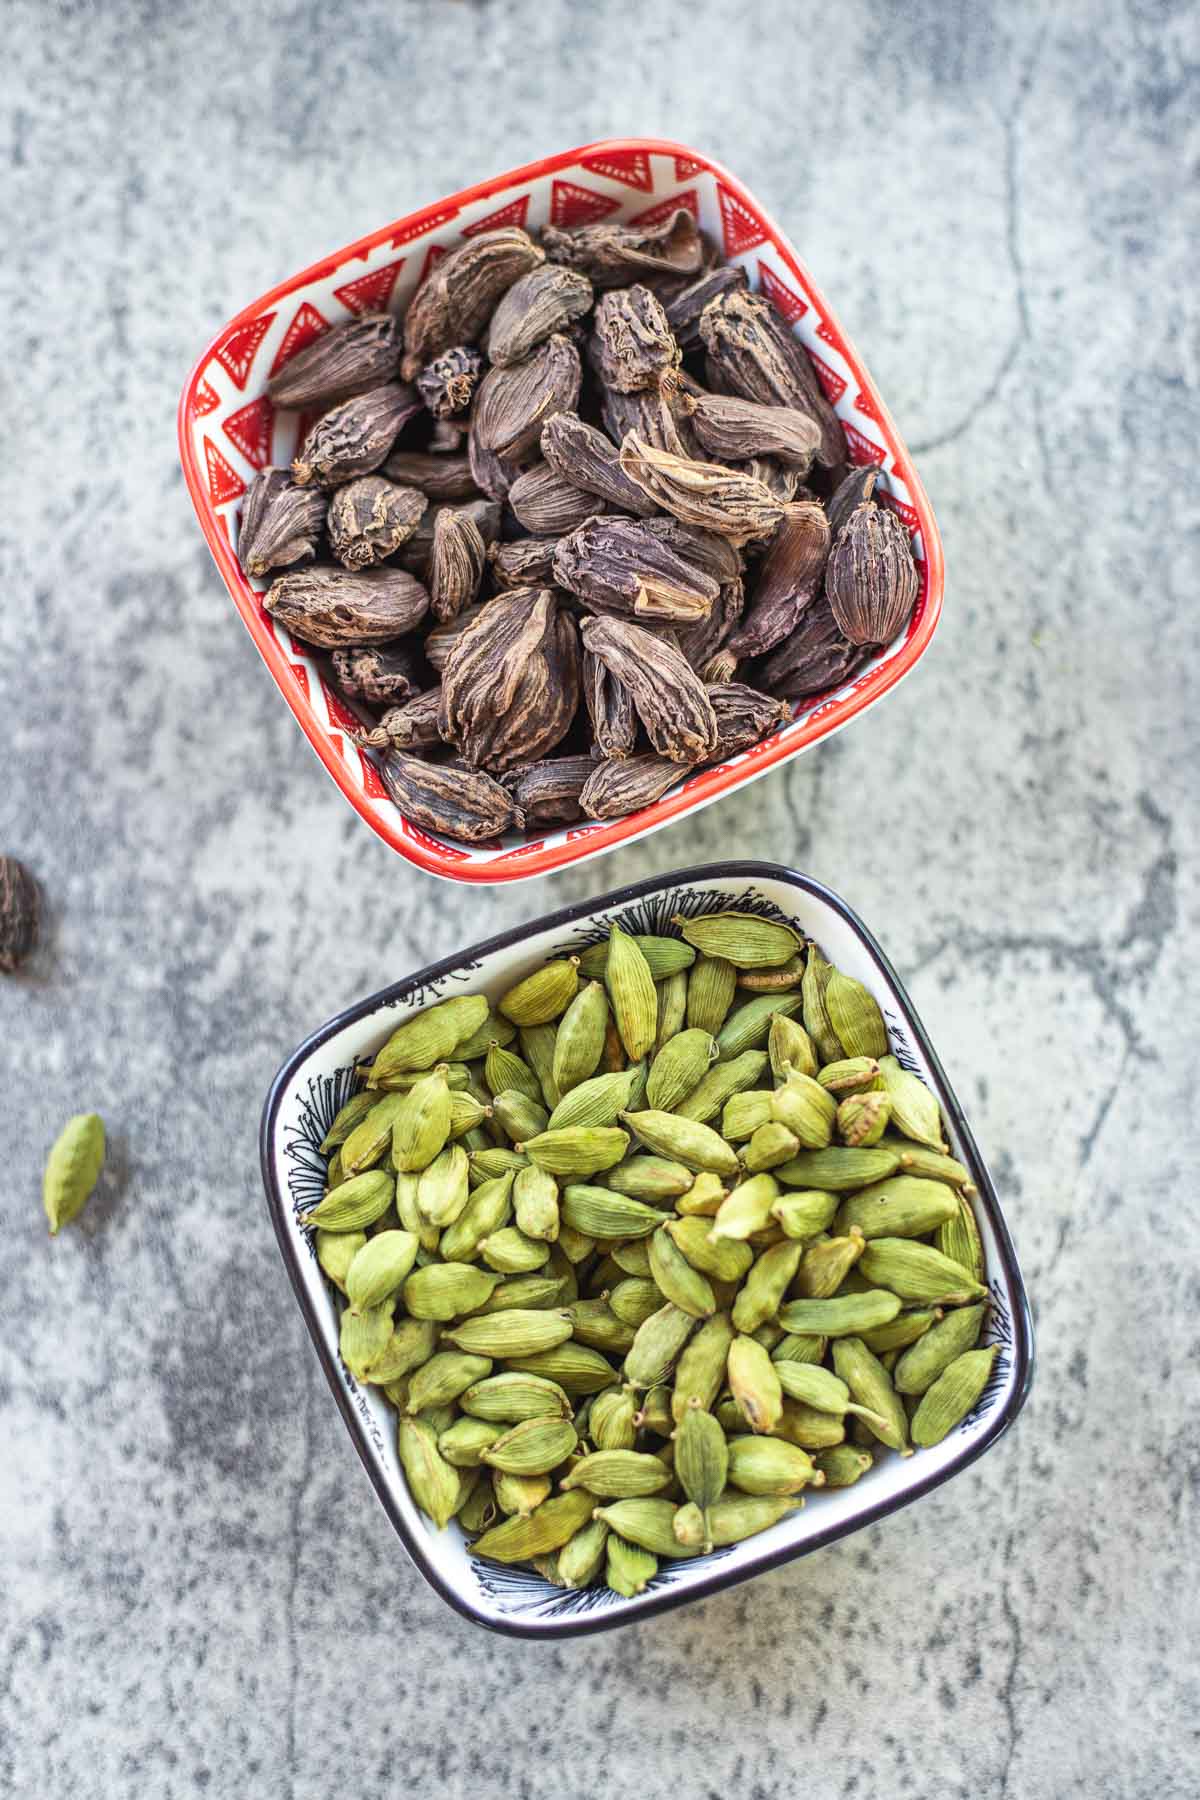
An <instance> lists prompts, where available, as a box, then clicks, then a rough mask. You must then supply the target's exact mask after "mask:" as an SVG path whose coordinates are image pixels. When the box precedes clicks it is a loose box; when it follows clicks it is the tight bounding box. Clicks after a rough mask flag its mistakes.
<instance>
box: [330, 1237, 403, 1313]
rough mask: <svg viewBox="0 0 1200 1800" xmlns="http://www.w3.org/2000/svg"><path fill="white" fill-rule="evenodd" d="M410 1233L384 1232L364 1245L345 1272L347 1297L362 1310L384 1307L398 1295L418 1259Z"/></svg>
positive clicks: (352, 1304)
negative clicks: (387, 1301) (385, 1302)
mask: <svg viewBox="0 0 1200 1800" xmlns="http://www.w3.org/2000/svg"><path fill="white" fill-rule="evenodd" d="M418 1248H419V1245H418V1243H417V1240H416V1238H415V1237H414V1236H413V1234H412V1232H411V1231H381V1232H380V1233H379V1235H378V1237H373V1238H371V1239H370V1240H369V1242H367V1243H365V1244H364V1245H363V1247H362V1249H361V1250H360V1251H359V1252H358V1255H357V1256H356V1257H355V1258H354V1261H353V1262H352V1263H351V1265H350V1267H349V1269H348V1270H347V1272H346V1297H347V1299H348V1300H349V1302H350V1304H351V1306H356V1307H358V1308H359V1310H360V1311H361V1310H363V1309H365V1308H367V1307H371V1306H382V1305H383V1303H384V1301H385V1300H390V1299H392V1297H393V1296H394V1295H395V1294H396V1293H398V1292H399V1290H400V1288H401V1287H402V1285H403V1283H404V1281H405V1278H406V1277H407V1275H408V1274H409V1272H410V1270H411V1269H412V1266H413V1263H414V1262H415V1261H416V1259H417V1250H418Z"/></svg>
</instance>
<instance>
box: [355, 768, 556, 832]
mask: <svg viewBox="0 0 1200 1800" xmlns="http://www.w3.org/2000/svg"><path fill="white" fill-rule="evenodd" d="M380 773H381V774H382V776H383V784H384V786H385V787H386V788H387V791H388V793H389V794H390V795H391V797H392V799H393V800H394V801H395V802H396V805H397V806H398V807H399V808H400V811H401V812H402V813H403V814H404V815H405V817H406V818H409V819H412V820H413V821H414V823H415V824H417V825H420V826H421V827H423V829H424V830H426V831H436V832H440V833H441V834H442V835H443V836H445V837H450V838H460V839H461V840H462V841H463V842H464V843H468V844H472V843H478V842H479V841H480V839H482V838H493V837H498V836H499V835H500V833H501V832H502V831H508V830H511V829H513V828H515V829H517V830H520V829H521V827H522V826H523V825H524V823H525V818H524V814H523V813H522V812H521V809H520V807H519V806H518V805H517V803H516V801H515V800H514V799H513V798H512V796H511V794H509V793H508V792H507V790H506V789H504V788H502V787H501V785H500V783H499V782H498V781H494V780H493V779H492V777H491V776H490V775H485V774H484V772H483V770H482V769H472V768H469V767H468V766H467V765H466V764H465V763H457V762H455V763H432V762H423V761H421V759H420V758H419V757H415V756H405V755H404V754H403V753H402V752H401V751H399V750H390V751H389V752H388V754H387V755H386V756H385V757H384V759H383V762H382V764H381V765H380Z"/></svg>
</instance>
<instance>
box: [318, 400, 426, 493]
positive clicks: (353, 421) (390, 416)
mask: <svg viewBox="0 0 1200 1800" xmlns="http://www.w3.org/2000/svg"><path fill="white" fill-rule="evenodd" d="M420 411H421V396H420V395H419V394H418V393H417V391H416V389H415V388H411V387H409V386H408V384H407V383H406V382H403V381H389V382H385V383H384V384H383V386H382V387H375V388H370V389H368V391H367V392H366V393H365V394H353V395H351V397H350V399H349V400H339V401H338V403H337V405H336V406H331V407H330V409H329V411H328V412H326V413H322V414H321V417H320V418H319V419H318V420H317V422H316V424H315V425H314V426H313V428H312V430H311V431H310V432H309V434H308V436H307V437H306V438H305V440H304V442H303V443H302V444H301V446H300V448H299V449H298V450H297V452H296V455H295V459H294V460H293V462H292V474H293V475H294V476H295V478H296V480H297V481H298V482H299V484H300V486H301V487H307V486H308V485H309V483H310V482H314V481H315V482H316V483H317V485H318V487H339V486H340V485H341V483H342V482H343V481H350V480H352V479H353V478H354V476H355V475H370V474H371V473H372V471H373V470H375V469H377V468H378V467H379V465H380V463H381V462H382V461H383V460H384V458H385V457H386V455H387V453H388V451H389V450H390V449H391V447H392V445H393V444H394V443H395V441H396V439H397V438H398V437H399V435H400V432H401V431H402V430H403V428H404V426H405V425H406V424H407V423H408V421H409V420H410V419H413V418H415V417H416V415H417V414H418V413H419V412H420Z"/></svg>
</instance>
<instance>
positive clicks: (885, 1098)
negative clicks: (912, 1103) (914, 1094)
mask: <svg viewBox="0 0 1200 1800" xmlns="http://www.w3.org/2000/svg"><path fill="white" fill-rule="evenodd" d="M891 1116H892V1101H891V1096H890V1094H847V1096H846V1098H845V1099H844V1100H843V1101H842V1102H841V1104H840V1105H839V1107H838V1109H837V1132H838V1136H839V1137H840V1138H841V1140H842V1142H843V1144H846V1145H848V1146H849V1147H850V1148H851V1149H859V1148H860V1147H862V1146H864V1145H865V1146H870V1145H871V1144H877V1143H878V1142H879V1140H880V1138H881V1137H882V1136H883V1134H884V1132H885V1131H886V1130H887V1128H888V1121H889V1120H890V1118H891Z"/></svg>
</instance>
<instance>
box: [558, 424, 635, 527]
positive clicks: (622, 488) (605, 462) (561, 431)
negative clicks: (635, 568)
mask: <svg viewBox="0 0 1200 1800" xmlns="http://www.w3.org/2000/svg"><path fill="white" fill-rule="evenodd" d="M541 446H542V455H543V456H544V457H545V459H546V461H547V462H548V463H549V465H550V467H551V468H552V469H555V470H557V471H558V473H559V474H560V475H561V476H562V477H563V478H564V480H566V481H570V482H573V483H574V484H575V486H576V487H581V488H585V489H586V490H587V492H588V493H590V494H595V495H597V496H598V497H599V498H600V499H601V500H607V501H608V502H609V504H610V506H612V507H615V508H616V510H617V511H618V512H626V513H632V514H634V515H635V516H636V517H639V518H649V517H650V515H651V514H652V513H653V512H654V511H655V510H656V508H655V505H654V502H653V500H651V499H650V498H649V496H648V495H646V494H643V492H642V490H641V488H639V487H638V485H637V483H636V482H633V481H630V479H629V477H628V475H623V474H622V473H621V463H620V458H619V455H618V453H617V448H616V445H615V444H613V443H612V441H611V440H610V439H609V438H607V437H605V435H604V433H603V432H602V431H599V430H597V428H596V426H594V425H589V424H588V423H587V421H586V420H584V419H581V418H580V417H579V414H578V413H573V412H560V413H555V415H554V417H553V418H552V419H547V421H546V423H545V425H544V426H543V427H542V437H541ZM602 510H603V509H602V508H600V507H594V508H593V511H596V512H599V511H602Z"/></svg>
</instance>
